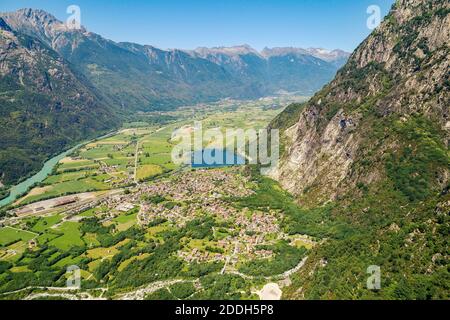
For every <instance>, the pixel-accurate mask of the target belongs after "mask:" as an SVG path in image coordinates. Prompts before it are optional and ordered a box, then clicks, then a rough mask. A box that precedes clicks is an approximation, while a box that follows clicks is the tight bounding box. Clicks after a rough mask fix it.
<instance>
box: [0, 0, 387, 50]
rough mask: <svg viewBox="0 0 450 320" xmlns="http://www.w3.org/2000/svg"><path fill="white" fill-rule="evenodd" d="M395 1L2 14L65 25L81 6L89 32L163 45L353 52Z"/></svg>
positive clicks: (61, 1) (34, 2)
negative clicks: (374, 16)
mask: <svg viewBox="0 0 450 320" xmlns="http://www.w3.org/2000/svg"><path fill="white" fill-rule="evenodd" d="M393 2H394V0H134V1H133V0H128V1H126V0H70V1H66V0H0V11H12V10H16V9H19V8H24V7H30V8H39V9H44V10H46V11H48V12H50V13H52V14H53V15H55V16H56V17H57V18H59V19H60V20H64V21H65V20H66V18H67V17H68V14H67V13H66V8H67V7H68V6H69V5H72V4H76V5H78V6H79V7H80V8H81V22H82V24H83V25H84V26H85V27H86V28H87V29H88V30H90V31H92V32H95V33H98V34H100V35H102V36H104V37H106V38H108V39H112V40H114V41H130V42H136V43H140V44H150V45H154V46H156V47H159V48H163V49H167V48H181V49H193V48H196V47H199V46H207V47H212V46H232V45H239V44H244V43H245V44H249V45H251V46H252V47H254V48H255V49H258V50H261V49H262V48H264V47H265V46H268V47H277V46H279V47H285V46H292V47H304V48H307V47H323V48H327V49H335V48H340V49H344V50H347V51H352V50H353V49H355V48H356V46H358V44H359V43H361V41H362V40H364V38H365V37H366V36H367V35H368V34H369V33H370V32H371V30H369V29H368V28H367V26H366V21H367V18H368V17H369V14H367V12H366V10H367V8H368V7H369V6H370V5H378V6H379V7H380V8H381V12H382V14H383V15H385V14H386V13H387V12H388V10H389V8H390V7H391V5H392V3H393Z"/></svg>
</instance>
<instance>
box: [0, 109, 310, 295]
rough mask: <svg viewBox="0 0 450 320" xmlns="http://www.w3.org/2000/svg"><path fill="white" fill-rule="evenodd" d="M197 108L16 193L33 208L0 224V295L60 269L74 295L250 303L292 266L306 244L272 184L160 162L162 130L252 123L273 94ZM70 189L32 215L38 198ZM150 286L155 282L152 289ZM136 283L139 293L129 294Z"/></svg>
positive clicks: (95, 144)
mask: <svg viewBox="0 0 450 320" xmlns="http://www.w3.org/2000/svg"><path fill="white" fill-rule="evenodd" d="M205 108H206V109H205V110H202V112H198V111H196V112H192V110H191V109H181V110H179V111H177V112H178V117H177V118H179V119H181V120H180V121H178V122H175V123H169V124H166V125H165V126H162V127H151V126H148V127H147V126H145V124H141V126H140V127H138V128H130V127H128V128H126V129H123V130H121V131H119V132H118V133H116V134H114V135H111V136H108V137H106V138H103V139H99V140H98V141H92V142H91V143H88V144H86V145H84V146H83V147H81V148H79V149H78V150H76V151H75V152H74V153H73V154H71V155H70V156H68V157H66V158H64V159H63V160H61V161H60V162H59V163H58V165H57V166H56V168H55V169H54V170H53V172H52V174H51V175H49V176H48V177H47V178H46V180H45V181H43V183H42V184H40V185H39V186H37V187H35V188H33V189H32V190H31V191H30V192H29V193H28V194H27V195H26V196H24V197H23V198H21V199H19V200H18V201H17V202H16V204H15V205H16V206H17V207H18V209H17V210H19V209H20V206H22V205H24V204H29V203H36V202H37V203H36V204H35V205H34V209H35V211H34V212H33V211H30V212H31V213H30V215H28V214H27V215H23V216H21V215H16V216H14V215H12V216H11V219H10V220H6V223H8V226H6V227H3V228H1V229H0V240H1V242H0V270H3V271H2V273H1V274H0V278H1V279H4V280H2V282H1V283H0V299H1V297H3V296H2V295H1V294H6V295H7V296H8V297H13V296H14V295H15V294H16V293H12V294H10V292H15V291H16V290H20V289H21V288H24V287H33V286H36V287H38V286H44V287H45V286H48V287H50V286H52V287H58V286H64V284H65V277H66V275H65V269H66V268H67V267H68V266H72V265H76V266H78V267H79V268H80V269H81V275H82V290H83V292H85V293H86V294H95V291H96V290H103V291H104V292H106V293H105V294H106V295H107V296H108V297H109V298H113V299H122V298H130V297H131V298H133V299H166V298H170V297H172V298H173V297H176V298H180V299H183V298H198V299H257V298H258V296H257V294H256V293H255V292H257V291H258V290H260V289H261V288H262V287H263V286H264V285H265V284H266V283H267V282H268V281H269V280H270V281H278V280H280V281H281V280H284V279H285V278H286V277H287V276H286V275H285V273H286V272H289V270H292V269H294V268H296V267H297V266H298V265H300V264H301V263H303V258H304V257H305V256H306V253H307V251H308V250H309V249H310V248H311V247H312V246H313V245H314V243H315V241H316V239H315V238H312V237H311V238H309V237H307V236H305V235H303V234H296V233H292V232H291V230H290V229H289V228H290V227H291V225H290V224H289V223H287V221H289V220H288V219H287V218H288V217H289V216H290V215H292V214H293V213H292V212H290V211H292V210H293V208H294V207H295V204H294V203H293V199H291V198H290V196H289V195H287V194H285V193H284V192H283V191H282V190H281V189H280V187H279V186H278V185H277V184H276V183H275V182H273V181H271V180H270V181H269V180H265V178H262V177H259V176H258V174H257V173H256V172H257V170H254V169H251V168H250V167H247V166H242V167H229V168H216V169H201V170H197V169H196V170H194V169H191V168H190V167H179V166H177V165H175V164H174V163H172V160H171V152H172V149H173V146H174V141H172V140H171V138H172V133H173V132H174V131H175V130H177V129H179V128H181V127H184V128H188V127H189V126H191V125H192V124H193V120H202V124H203V126H204V128H206V129H208V128H216V127H217V128H221V130H224V128H225V127H229V128H242V129H247V128H255V129H259V128H263V127H264V126H266V125H267V123H268V122H269V121H270V119H271V118H272V117H273V116H275V115H276V114H277V113H278V112H279V111H280V109H279V108H276V106H275V105H274V104H273V101H263V102H261V101H260V102H255V103H252V102H245V103H237V102H235V101H225V102H223V103H222V104H217V105H214V106H206V107H205ZM248 114H252V116H246V115H248ZM99 190H103V192H93V193H86V195H87V196H84V197H81V194H80V193H85V192H89V191H99ZM77 193H78V194H80V198H74V199H75V200H74V199H66V200H67V201H68V202H67V203H68V204H65V203H64V202H62V204H61V205H56V206H55V207H46V209H45V210H44V211H45V214H40V213H39V212H40V211H39V210H43V209H42V208H39V206H40V205H41V203H42V202H39V201H40V200H43V199H48V198H58V197H60V196H62V195H69V194H77ZM66 198H67V197H66ZM69 198H70V197H69ZM58 199H60V198H58ZM58 199H55V201H56V202H55V203H56V204H57V203H58V201H60V200H58ZM41 206H42V205H41ZM285 208H288V209H286V210H287V211H285ZM69 209H70V210H69ZM14 210H16V209H14ZM174 280H176V281H182V282H181V283H180V284H176V285H175V284H173V283H172V281H174ZM154 282H162V283H163V284H164V283H166V282H167V285H163V288H162V289H158V290H153V289H152V288H151V284H152V283H154ZM194 283H195V285H194ZM145 286H150V287H149V289H148V290H149V291H148V293H147V291H146V290H147V289H145V290H144V291H139V290H138V289H140V288H142V287H145ZM37 290H38V289H37ZM31 291H33V290H31ZM142 292H143V293H142ZM56 294H57V293H56ZM18 295H19V296H20V294H18Z"/></svg>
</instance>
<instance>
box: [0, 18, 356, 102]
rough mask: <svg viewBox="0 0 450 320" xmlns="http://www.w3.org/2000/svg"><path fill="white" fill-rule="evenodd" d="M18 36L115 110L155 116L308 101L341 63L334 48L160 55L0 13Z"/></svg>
mask: <svg viewBox="0 0 450 320" xmlns="http://www.w3.org/2000/svg"><path fill="white" fill-rule="evenodd" d="M1 16H2V17H3V19H4V20H5V22H6V23H7V24H8V25H9V26H10V27H11V28H12V29H13V30H14V31H16V32H20V33H22V34H26V35H28V36H31V37H34V38H37V39H39V40H40V41H42V42H43V43H45V44H46V45H48V46H49V47H50V48H52V49H53V50H55V51H56V52H58V53H59V54H60V55H61V57H62V58H64V59H65V60H67V61H69V62H70V63H71V64H72V65H73V66H74V67H75V68H76V69H77V70H79V71H80V72H81V73H82V74H84V75H85V76H86V77H87V78H88V79H89V80H90V81H91V83H92V84H93V85H94V86H95V87H96V88H97V89H99V90H100V91H101V92H102V93H103V94H104V95H106V96H107V97H109V98H110V99H111V100H112V101H113V102H115V103H116V104H117V105H118V106H122V107H123V108H125V109H127V110H154V109H161V108H172V107H173V106H176V105H181V104H186V103H195V102H205V101H213V100H218V99H221V98H227V97H232V98H255V97H261V96H266V95H272V94H275V93H276V92H278V91H280V90H284V91H295V92H298V93H299V94H302V95H311V94H312V93H314V92H315V91H317V90H319V89H320V88H321V87H322V86H323V85H324V84H326V83H327V82H328V81H330V80H331V79H332V78H333V76H334V75H335V74H336V72H337V70H338V69H339V68H340V67H341V66H342V65H343V64H344V63H345V62H346V59H347V58H348V57H349V54H348V53H345V52H343V51H340V50H335V51H327V50H323V49H307V50H304V49H295V48H276V49H265V50H264V51H263V52H261V53H258V52H257V51H256V50H254V49H252V48H250V47H249V46H246V45H244V46H237V47H232V48H212V49H208V48H199V49H197V50H194V51H185V50H178V49H175V50H168V51H166V50H161V49H157V48H155V47H152V46H148V45H145V46H144V45H138V44H134V43H116V42H113V41H110V40H107V39H105V38H103V37H101V36H99V35H97V34H95V33H92V32H89V31H87V30H86V29H84V28H81V29H80V30H71V29H68V28H67V27H66V25H65V24H64V23H63V22H61V21H59V20H58V19H56V18H55V17H54V16H52V15H51V14H49V13H47V12H45V11H42V10H33V9H21V10H18V11H16V12H12V13H4V14H1Z"/></svg>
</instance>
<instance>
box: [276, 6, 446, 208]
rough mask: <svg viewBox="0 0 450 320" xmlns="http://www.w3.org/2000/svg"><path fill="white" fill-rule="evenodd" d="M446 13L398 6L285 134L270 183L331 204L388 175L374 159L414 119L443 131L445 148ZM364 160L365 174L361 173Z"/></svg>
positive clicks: (391, 146)
mask: <svg viewBox="0 0 450 320" xmlns="http://www.w3.org/2000/svg"><path fill="white" fill-rule="evenodd" d="M449 10H450V3H448V1H443V0H433V1H431V0H427V1H423V0H399V1H397V2H396V3H395V5H394V6H393V8H392V11H391V12H390V14H389V15H388V16H387V17H386V19H385V21H384V22H383V23H382V24H381V25H380V26H379V27H378V28H377V29H376V30H375V31H374V32H373V33H372V34H371V35H370V36H369V37H368V38H367V39H366V40H365V41H364V42H363V43H362V44H361V45H360V46H359V47H358V48H357V50H356V51H355V52H354V53H353V54H352V55H351V57H350V59H349V61H348V63H347V65H346V66H345V67H344V68H343V69H341V70H340V71H339V72H338V74H337V76H336V78H335V79H334V80H333V81H332V82H331V83H330V84H329V85H328V86H326V87H325V88H324V89H323V90H322V91H320V92H319V93H318V94H316V95H315V96H314V97H313V98H312V99H311V100H310V102H309V103H307V105H306V106H304V107H303V108H304V110H303V112H301V114H300V117H299V119H298V121H297V122H296V123H295V125H294V126H292V127H290V128H289V129H287V130H286V131H285V132H284V141H286V145H285V150H286V152H285V153H284V155H283V158H282V160H281V162H280V166H279V168H278V170H275V171H273V172H272V176H273V177H275V178H277V179H278V180H279V181H280V182H281V183H282V185H283V186H284V187H285V188H286V189H288V190H289V191H291V192H292V193H294V194H296V195H297V196H299V198H301V199H303V200H304V201H306V202H307V201H311V202H312V203H321V202H324V201H328V200H333V199H336V198H337V197H339V196H340V195H342V194H344V193H348V192H349V190H351V188H352V187H355V186H356V185H357V184H358V183H359V184H362V183H364V184H370V183H372V182H374V181H378V180H379V179H381V178H382V177H383V176H384V175H385V172H384V166H383V165H382V164H381V161H378V160H380V159H381V158H382V157H383V154H384V153H385V152H386V150H391V151H392V152H394V153H395V149H396V146H397V144H398V143H399V139H397V138H394V137H393V134H394V133H392V132H391V131H390V130H389V127H391V126H392V124H393V123H396V122H395V121H399V122H400V123H407V122H408V121H409V120H410V119H411V118H412V117H416V116H421V117H424V118H425V119H428V120H429V121H431V122H432V123H433V124H434V125H435V126H436V130H440V131H442V134H441V141H442V143H444V144H445V145H447V146H448V141H449V136H450V135H449V133H450V132H449V128H450V124H449V105H450V100H449V89H450V80H449V73H448V70H449V63H450V49H449V45H450V14H449ZM380 139H381V140H380ZM368 159H369V160H370V161H371V165H370V167H366V168H364V169H362V167H361V163H362V162H364V161H367V160H368ZM438 175H440V176H444V177H447V178H444V179H441V180H443V181H441V185H445V184H446V183H447V181H448V171H446V170H444V171H442V170H441V172H440V173H439V174H438Z"/></svg>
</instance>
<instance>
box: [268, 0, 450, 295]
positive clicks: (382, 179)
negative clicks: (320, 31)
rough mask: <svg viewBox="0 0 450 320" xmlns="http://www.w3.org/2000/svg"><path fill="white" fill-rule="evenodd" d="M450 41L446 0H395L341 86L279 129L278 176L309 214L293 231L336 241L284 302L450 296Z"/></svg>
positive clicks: (314, 259)
mask: <svg viewBox="0 0 450 320" xmlns="http://www.w3.org/2000/svg"><path fill="white" fill-rule="evenodd" d="M449 39H450V3H448V1H441V0H433V1H431V0H427V1H423V0H420V1H419V0H397V1H396V3H395V4H394V6H393V7H392V9H391V11H390V13H389V14H388V16H387V17H386V18H385V20H384V21H383V23H382V24H381V25H380V26H379V27H378V28H377V29H376V30H374V32H373V33H372V34H371V35H370V36H369V37H368V38H367V39H366V40H365V41H364V42H363V43H362V44H361V45H360V46H359V47H358V48H357V49H356V50H355V51H354V52H353V53H352V55H351V57H350V58H349V60H348V62H347V64H346V65H345V66H344V67H343V68H342V69H341V70H340V71H339V72H338V73H337V75H336V77H335V79H334V80H332V81H331V82H330V83H329V84H328V85H326V86H325V87H324V88H323V89H322V90H321V91H319V92H318V93H316V94H315V95H314V96H313V97H312V98H311V100H310V101H309V102H307V103H305V104H300V105H291V106H289V107H288V108H287V109H286V110H285V111H284V112H283V113H281V114H280V115H279V116H278V117H277V118H276V119H275V120H274V121H273V122H272V124H271V127H272V128H279V129H281V131H282V134H281V136H282V138H281V140H282V142H283V143H282V149H283V153H282V159H281V161H280V166H279V168H278V169H277V170H274V171H273V172H272V177H274V178H276V179H278V181H280V183H281V185H282V186H283V187H284V188H286V189H288V190H289V191H290V192H291V193H292V194H294V196H295V198H296V200H297V202H298V204H299V205H301V206H302V208H303V210H302V211H301V212H299V213H297V214H293V215H291V217H290V218H289V219H290V221H291V222H295V223H297V226H296V227H294V228H292V230H291V232H292V233H304V232H308V234H313V235H314V233H315V234H317V235H320V236H322V237H323V236H325V237H326V238H327V239H326V241H323V243H322V244H321V245H319V246H318V247H316V248H314V250H313V252H312V253H311V255H310V256H309V257H308V261H307V263H306V264H305V266H304V268H302V269H301V270H300V271H299V272H298V273H297V274H295V275H294V276H293V277H292V284H291V285H290V286H289V287H288V288H286V290H285V291H284V297H285V298H289V299H443V300H447V299H448V285H447V284H448V281H449V279H450V276H449V272H448V263H449V256H448V252H447V248H448V232H447V231H448V228H449V225H450V220H449V216H448V212H450V193H449V189H450V185H449V178H450V171H449V168H450V153H449V141H450V139H449V138H450V122H449V105H450V96H449V92H450V81H449V73H448V70H449V63H450V43H449ZM446 230H447V231H446ZM369 266H377V267H379V268H380V269H379V270H380V272H381V289H380V290H368V288H367V285H366V283H367V281H368V277H369V276H370V275H368V274H367V273H368V272H369V271H368V270H369V269H368V268H369ZM369 279H370V278H369Z"/></svg>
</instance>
